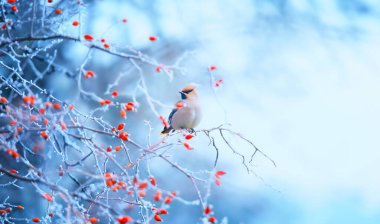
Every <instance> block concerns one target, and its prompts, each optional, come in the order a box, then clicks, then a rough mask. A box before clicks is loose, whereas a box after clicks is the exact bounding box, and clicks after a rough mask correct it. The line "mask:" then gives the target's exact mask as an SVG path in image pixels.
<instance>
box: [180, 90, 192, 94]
mask: <svg viewBox="0 0 380 224" xmlns="http://www.w3.org/2000/svg"><path fill="white" fill-rule="evenodd" d="M191 91H193V90H192V89H191V90H186V91H182V92H183V93H186V94H189V93H191Z"/></svg>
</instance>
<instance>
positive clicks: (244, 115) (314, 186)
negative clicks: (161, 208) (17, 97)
mask: <svg viewBox="0 0 380 224" xmlns="http://www.w3.org/2000/svg"><path fill="white" fill-rule="evenodd" d="M85 6H86V8H85V9H84V10H83V13H82V14H81V17H82V18H81V20H82V21H83V23H82V32H83V33H91V34H93V35H94V36H102V37H104V38H105V39H106V40H107V41H108V42H109V43H111V44H114V45H113V46H116V45H117V46H118V47H121V48H123V47H125V48H128V47H133V48H135V49H138V50H141V51H142V52H143V53H146V54H147V55H150V56H151V57H153V58H155V59H157V61H159V62H160V63H164V64H173V63H175V62H176V61H177V60H178V59H179V58H181V60H180V66H181V67H183V68H185V69H186V71H184V72H174V80H173V81H170V80H169V78H168V77H167V76H166V75H165V74H163V73H157V72H155V70H154V68H152V67H147V68H144V72H145V75H146V80H147V82H148V86H150V91H151V93H150V94H152V95H154V96H157V98H158V99H160V100H161V101H162V102H164V103H166V104H169V105H171V104H173V103H174V102H175V101H176V100H177V99H178V96H177V91H178V89H181V88H182V86H183V85H185V84H187V83H189V82H196V83H199V84H200V91H201V94H202V98H203V100H202V103H203V104H204V106H205V108H207V110H206V112H205V116H204V119H203V121H202V123H201V127H200V128H211V127H215V126H217V125H219V124H222V123H225V122H228V123H231V124H232V126H231V127H232V129H234V130H236V131H238V132H241V133H242V134H243V135H244V136H246V137H247V138H249V139H251V140H253V141H254V143H255V144H256V145H257V146H258V147H259V148H260V149H261V150H262V151H263V152H265V153H266V154H267V155H269V156H270V157H271V158H272V159H273V160H274V161H275V162H276V164H277V167H273V166H272V165H271V163H270V162H269V161H268V160H266V159H265V158H260V157H257V160H255V163H254V164H255V167H254V171H255V174H248V173H247V172H246V169H245V168H244V166H243V165H242V164H241V159H240V158H239V157H238V156H236V155H234V154H233V153H232V152H231V150H230V149H228V147H226V146H225V145H224V144H221V145H220V146H219V147H220V158H219V163H218V166H217V167H218V168H219V169H222V170H225V171H226V172H227V175H226V176H224V177H223V179H222V186H220V187H213V188H212V194H213V195H212V197H211V201H212V204H213V208H214V211H215V214H216V217H217V218H218V220H220V221H221V220H222V219H223V217H226V218H225V220H228V223H246V224H255V223H266V224H280V223H281V224H287V223H288V224H304V223H308V224H327V223H345V224H357V223H366V224H375V223H380V178H379V177H378V174H377V171H376V170H379V169H380V163H379V159H380V151H379V149H380V144H379V139H380V131H379V125H380V118H379V114H380V104H379V96H380V88H379V85H380V75H379V71H380V63H378V58H379V51H380V2H379V1H377V0H319V1H315V0H239V1H234V0H219V1H217V0H207V1H190V0H177V1H175V0H160V1H138V0H135V1H132V0H131V1H108V0H107V1H93V2H89V3H88V4H86V5H85ZM122 18H126V19H127V20H128V22H127V23H126V24H123V23H120V20H121V19H122ZM72 19H73V20H74V19H77V18H72ZM71 21H72V20H70V21H68V24H70V23H71ZM115 24H116V25H115ZM109 27H111V28H110V29H108V28H109ZM60 31H61V32H65V33H71V34H73V35H74V34H76V33H77V29H76V28H75V27H72V26H70V25H67V26H62V28H61V30H60ZM151 35H154V36H156V37H157V38H158V40H157V41H156V42H154V43H152V42H151V41H149V40H148V37H149V36H151ZM61 47H62V48H61V51H60V54H61V55H59V60H60V63H61V64H63V65H65V66H66V67H70V66H72V68H73V69H75V68H76V67H78V66H79V65H80V64H81V63H82V62H83V58H85V56H86V54H87V51H88V49H87V48H86V47H84V46H82V45H81V44H79V43H77V44H62V46H61ZM210 65H215V66H217V69H216V70H215V71H214V72H213V74H214V76H215V78H217V79H219V78H221V79H223V83H222V85H221V86H220V87H218V88H216V95H215V94H213V91H212V88H211V86H210V83H209V78H210V77H209V74H208V73H207V68H208V67H209V66H210ZM86 67H87V68H91V69H92V70H95V71H96V73H97V74H100V75H98V76H97V77H96V79H97V80H98V81H97V82H96V84H95V86H94V84H91V85H89V86H85V88H87V89H93V90H95V89H96V90H100V92H104V91H105V87H106V86H105V85H104V83H105V82H106V80H109V79H114V78H115V77H116V76H117V75H118V74H120V73H123V72H126V71H128V69H129V68H130V64H126V63H125V61H123V60H121V59H119V58H116V57H114V56H110V55H107V54H104V53H101V52H98V51H96V52H94V54H93V56H92V57H91V60H90V61H89V63H88V65H87V66H86ZM134 81H136V80H134V78H133V76H128V77H126V78H123V79H122V81H121V82H120V86H123V88H119V89H118V91H119V92H120V93H121V94H122V95H124V96H125V97H126V98H128V94H129V93H130V92H128V91H129V90H131V89H132V88H133V86H134ZM70 82H71V81H70V78H68V77H65V76H58V77H57V76H52V78H51V80H50V81H48V82H47V83H46V85H47V86H48V87H49V89H51V90H54V94H55V95H56V96H57V97H60V98H64V99H65V98H66V99H67V100H69V99H70V98H72V97H73V95H75V92H74V91H72V90H71V88H72V83H71V84H70ZM96 85H98V86H96ZM102 88H103V89H102ZM70 94H73V95H70ZM145 106H146V105H145ZM79 107H82V108H80V109H85V107H86V105H79ZM159 112H160V113H162V114H168V113H169V112H170V109H168V108H160V109H159ZM152 115H153V114H152V112H151V111H150V110H149V109H148V108H146V107H144V102H141V107H140V109H139V113H136V115H132V116H136V119H135V120H133V119H131V122H136V127H143V128H144V126H142V125H141V124H142V120H143V119H144V118H145V117H147V116H152ZM139 122H140V123H139ZM115 123H117V122H115ZM137 125H140V126H137ZM152 125H153V128H154V130H155V132H159V129H160V128H161V126H160V123H159V121H155V122H153V124H152ZM140 133H141V136H136V137H139V138H141V139H143V138H144V137H145V136H146V133H147V132H145V131H144V129H142V131H141V132H140ZM135 135H139V134H135ZM157 138H158V136H157ZM195 141H203V142H201V143H199V144H194V145H198V146H199V145H202V144H203V145H204V146H202V147H196V148H195V150H194V151H193V153H192V154H186V155H185V156H183V158H180V159H182V160H183V161H186V163H188V164H190V165H192V166H193V167H194V166H195V167H196V165H198V164H203V165H204V166H206V167H207V166H208V167H209V168H210V167H211V166H212V165H213V161H214V156H215V155H214V154H215V152H214V151H213V149H212V148H211V147H208V146H207V143H208V142H207V139H203V140H202V138H200V139H199V140H195ZM231 143H232V144H233V145H234V146H235V147H236V148H238V149H239V150H240V151H248V150H251V148H250V147H249V146H248V145H247V144H245V143H244V142H242V141H241V140H239V139H235V138H232V139H231ZM161 175H163V176H165V175H167V174H165V172H163V173H162V174H161ZM189 197H190V196H189ZM171 214H176V215H171V216H170V217H169V218H168V220H167V223H196V222H197V221H198V220H199V219H198V218H199V217H200V216H201V211H197V210H196V209H192V208H191V206H188V205H178V206H176V207H173V208H172V210H171Z"/></svg>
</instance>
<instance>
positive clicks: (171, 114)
mask: <svg viewBox="0 0 380 224" xmlns="http://www.w3.org/2000/svg"><path fill="white" fill-rule="evenodd" d="M177 111H178V109H177V108H175V109H173V110H172V112H170V114H169V119H168V120H169V125H172V118H173V115H174V114H175V113H176V112H177Z"/></svg>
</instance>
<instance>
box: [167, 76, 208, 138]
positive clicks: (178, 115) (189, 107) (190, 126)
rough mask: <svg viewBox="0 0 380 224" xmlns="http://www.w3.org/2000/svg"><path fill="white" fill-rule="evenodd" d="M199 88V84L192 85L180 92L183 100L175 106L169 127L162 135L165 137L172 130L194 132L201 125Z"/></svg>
mask: <svg viewBox="0 0 380 224" xmlns="http://www.w3.org/2000/svg"><path fill="white" fill-rule="evenodd" d="M197 86H198V85H197V84H194V83H191V84H189V85H187V86H185V87H184V88H183V89H182V90H181V91H180V92H179V93H180V94H181V100H180V101H178V102H177V103H176V104H175V105H176V106H175V108H174V109H173V110H172V112H171V113H170V115H169V118H168V123H169V126H168V127H166V126H165V127H164V130H162V132H161V134H163V135H165V134H168V133H170V132H171V131H172V130H182V129H186V130H188V131H192V132H193V131H194V128H195V127H196V126H197V125H198V124H199V123H200V121H201V118H202V110H201V105H200V101H199V96H198V92H197Z"/></svg>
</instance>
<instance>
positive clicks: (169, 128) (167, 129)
mask: <svg viewBox="0 0 380 224" xmlns="http://www.w3.org/2000/svg"><path fill="white" fill-rule="evenodd" d="M171 130H173V128H172V126H169V127H166V126H165V127H164V130H162V131H161V135H167V134H169V132H170V131H171Z"/></svg>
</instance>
